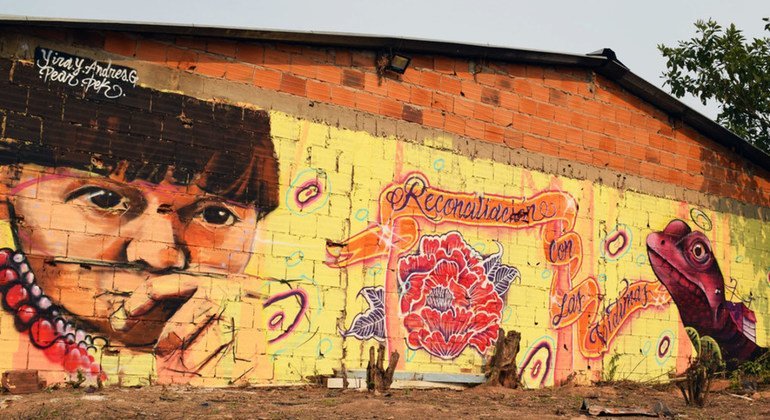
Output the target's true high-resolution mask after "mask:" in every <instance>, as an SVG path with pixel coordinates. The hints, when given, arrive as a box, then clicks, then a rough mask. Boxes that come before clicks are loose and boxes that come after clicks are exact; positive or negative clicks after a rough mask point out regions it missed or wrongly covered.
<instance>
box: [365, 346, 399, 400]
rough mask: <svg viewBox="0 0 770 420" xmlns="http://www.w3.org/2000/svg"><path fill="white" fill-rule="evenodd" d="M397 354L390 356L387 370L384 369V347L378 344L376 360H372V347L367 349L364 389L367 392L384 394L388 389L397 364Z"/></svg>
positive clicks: (395, 352)
mask: <svg viewBox="0 0 770 420" xmlns="http://www.w3.org/2000/svg"><path fill="white" fill-rule="evenodd" d="M398 357H399V356H398V352H397V351H394V352H393V353H391V354H390V359H389V360H388V368H387V369H385V367H384V366H383V364H384V363H385V346H383V345H382V344H380V347H379V349H378V350H377V360H376V361H375V359H374V346H372V347H369V365H368V366H367V367H366V388H367V389H369V391H374V392H385V391H387V390H388V389H390V385H391V384H392V383H393V373H394V372H395V371H396V365H397V364H398Z"/></svg>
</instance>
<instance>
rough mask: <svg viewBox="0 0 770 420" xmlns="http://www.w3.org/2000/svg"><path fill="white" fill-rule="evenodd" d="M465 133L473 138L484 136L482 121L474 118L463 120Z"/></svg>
mask: <svg viewBox="0 0 770 420" xmlns="http://www.w3.org/2000/svg"><path fill="white" fill-rule="evenodd" d="M465 135H466V136H468V137H470V138H473V139H483V138H484V123H483V122H481V121H476V120H467V121H466V122H465Z"/></svg>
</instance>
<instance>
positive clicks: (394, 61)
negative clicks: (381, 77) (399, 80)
mask: <svg viewBox="0 0 770 420" xmlns="http://www.w3.org/2000/svg"><path fill="white" fill-rule="evenodd" d="M410 61H412V58H411V57H408V56H406V55H403V54H398V53H395V54H391V55H390V57H389V60H388V65H387V66H385V70H389V71H392V72H395V73H398V74H404V72H405V71H406V68H407V67H409V62H410Z"/></svg>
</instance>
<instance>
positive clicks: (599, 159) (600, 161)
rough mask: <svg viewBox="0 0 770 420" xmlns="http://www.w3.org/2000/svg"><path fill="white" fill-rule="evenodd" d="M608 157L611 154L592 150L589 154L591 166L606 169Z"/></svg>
mask: <svg viewBox="0 0 770 420" xmlns="http://www.w3.org/2000/svg"><path fill="white" fill-rule="evenodd" d="M610 156H611V153H608V152H605V151H603V150H594V151H593V152H591V164H592V165H594V166H604V167H606V166H607V165H609V162H610Z"/></svg>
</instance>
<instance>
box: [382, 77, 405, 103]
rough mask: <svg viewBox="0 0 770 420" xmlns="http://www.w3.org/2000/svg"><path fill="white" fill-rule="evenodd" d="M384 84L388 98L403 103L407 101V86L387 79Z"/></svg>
mask: <svg viewBox="0 0 770 420" xmlns="http://www.w3.org/2000/svg"><path fill="white" fill-rule="evenodd" d="M385 84H386V86H387V89H388V97H389V98H392V99H396V100H398V101H404V102H408V101H409V86H404V84H403V83H401V82H399V81H396V80H392V79H387V81H386V83H385Z"/></svg>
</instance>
